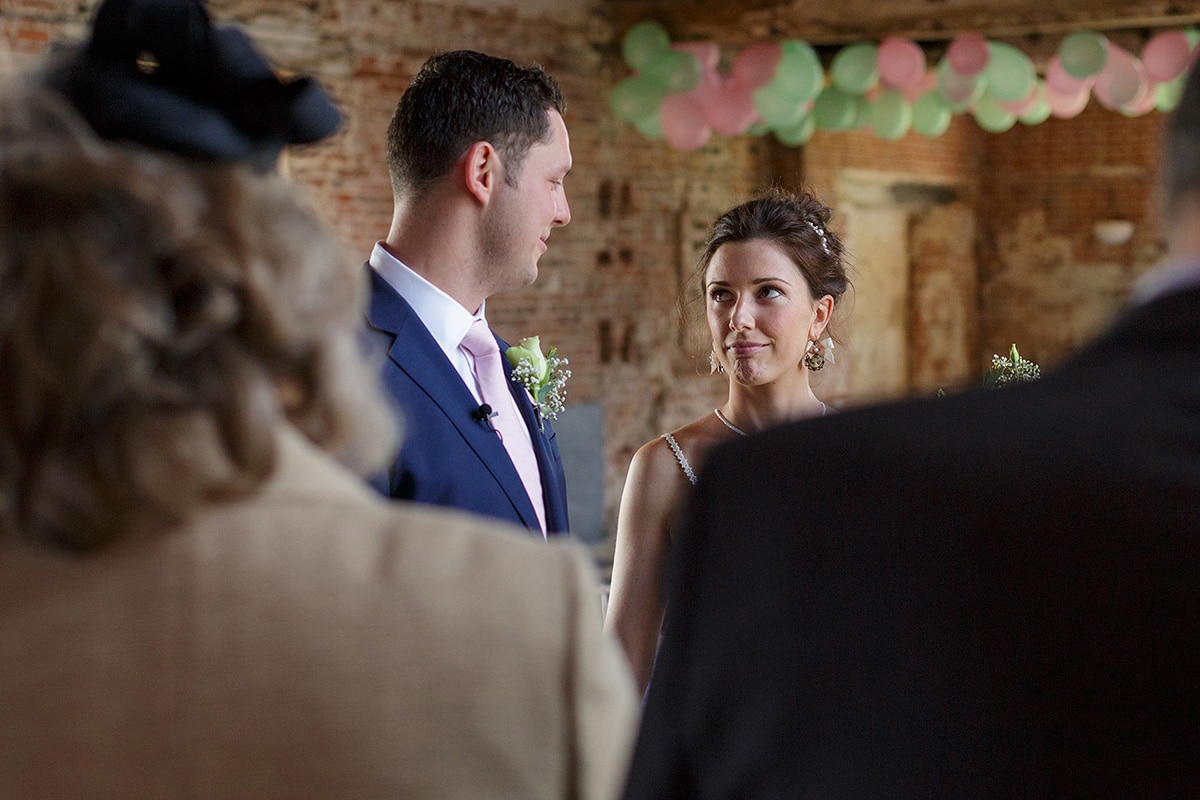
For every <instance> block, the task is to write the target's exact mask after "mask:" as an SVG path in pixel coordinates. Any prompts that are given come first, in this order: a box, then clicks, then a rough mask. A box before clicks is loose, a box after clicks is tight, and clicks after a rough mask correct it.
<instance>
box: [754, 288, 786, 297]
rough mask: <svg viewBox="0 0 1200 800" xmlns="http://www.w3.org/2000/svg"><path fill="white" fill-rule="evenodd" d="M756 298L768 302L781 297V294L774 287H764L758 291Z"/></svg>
mask: <svg viewBox="0 0 1200 800" xmlns="http://www.w3.org/2000/svg"><path fill="white" fill-rule="evenodd" d="M758 296H759V297H762V298H764V299H768V300H769V299H771V298H773V297H782V296H783V292H781V291H779V290H778V289H776V288H775V287H774V286H764V287H762V288H761V289H759V290H758Z"/></svg>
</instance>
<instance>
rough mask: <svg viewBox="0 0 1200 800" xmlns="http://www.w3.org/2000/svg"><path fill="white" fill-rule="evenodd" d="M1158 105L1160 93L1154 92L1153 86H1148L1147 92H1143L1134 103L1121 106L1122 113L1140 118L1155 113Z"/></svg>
mask: <svg viewBox="0 0 1200 800" xmlns="http://www.w3.org/2000/svg"><path fill="white" fill-rule="evenodd" d="M1157 104H1158V92H1156V91H1154V86H1153V85H1147V87H1146V91H1144V92H1142V94H1141V96H1140V97H1138V98H1135V99H1134V101H1133V102H1132V103H1128V104H1126V105H1124V106H1121V113H1122V114H1128V115H1129V116H1131V117H1140V116H1142V115H1143V114H1149V113H1150V112H1151V111H1153V110H1154V109H1155V107H1156V106H1157Z"/></svg>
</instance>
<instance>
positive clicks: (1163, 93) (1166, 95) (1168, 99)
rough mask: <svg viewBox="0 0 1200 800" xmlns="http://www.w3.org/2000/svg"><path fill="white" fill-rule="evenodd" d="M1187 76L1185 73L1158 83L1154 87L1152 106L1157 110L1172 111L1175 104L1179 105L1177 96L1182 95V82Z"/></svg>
mask: <svg viewBox="0 0 1200 800" xmlns="http://www.w3.org/2000/svg"><path fill="white" fill-rule="evenodd" d="M1186 78H1187V73H1184V74H1183V75H1180V76H1179V77H1178V78H1176V79H1175V80H1173V81H1168V82H1166V83H1160V84H1159V85H1158V86H1155V87H1154V107H1155V108H1157V109H1158V110H1159V111H1162V112H1168V111H1173V110H1174V109H1175V106H1177V105H1179V98H1180V97H1182V96H1183V83H1184V80H1185V79H1186Z"/></svg>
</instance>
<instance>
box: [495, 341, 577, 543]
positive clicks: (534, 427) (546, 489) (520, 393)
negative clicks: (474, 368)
mask: <svg viewBox="0 0 1200 800" xmlns="http://www.w3.org/2000/svg"><path fill="white" fill-rule="evenodd" d="M496 340H497V341H498V342H499V344H500V352H501V353H503V352H504V351H505V350H507V349H508V343H507V342H505V341H504V340H503V339H501V338H500V337H498V336H497V337H496ZM504 375H505V377H507V378H508V388H509V391H511V392H512V395H513V398H514V399H515V400H516V401H517V408H519V409H521V417H522V419H524V420H525V427H527V428H528V429H529V437H530V438H531V439H532V440H533V452H534V455H536V456H537V463H538V472H539V473H540V474H541V476H542V497H543V499H544V500H545V503H546V532H547V534H550V533H553V532H555V531H559V532H562V531H565V530H566V528H567V524H566V520H563V519H560V517H561V516H562V514H561V509H560V505H561V501H560V499H559V490H558V482H557V479H556V477H555V476H557V474H558V471H559V470H558V466H557V464H556V463H555V460H554V458H553V454H552V453H551V452H550V439H549V434H547V433H543V432H542V430H541V426H539V425H538V415H537V411H536V409H535V408H534V405H533V400H532V399H531V398H530V396H529V392H528V391H526V389H525V387H524V386H522V385H521V384H519V383H517V382H516V381H514V380H513V377H512V366H511V365H510V364H509V363H508V358H505V359H504ZM549 425H550V423H549V422H547V423H546V429H547V430H550V427H549Z"/></svg>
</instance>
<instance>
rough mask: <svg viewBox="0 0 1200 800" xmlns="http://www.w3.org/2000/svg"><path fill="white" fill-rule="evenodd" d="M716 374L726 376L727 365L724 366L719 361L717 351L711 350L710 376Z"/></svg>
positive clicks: (709, 354) (709, 357) (709, 352)
mask: <svg viewBox="0 0 1200 800" xmlns="http://www.w3.org/2000/svg"><path fill="white" fill-rule="evenodd" d="M714 372H716V373H719V374H721V375H724V374H725V365H724V364H722V363H721V362H720V361H717V354H716V352H715V351H713V350H709V351H708V374H709V375H711V374H713V373H714Z"/></svg>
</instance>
